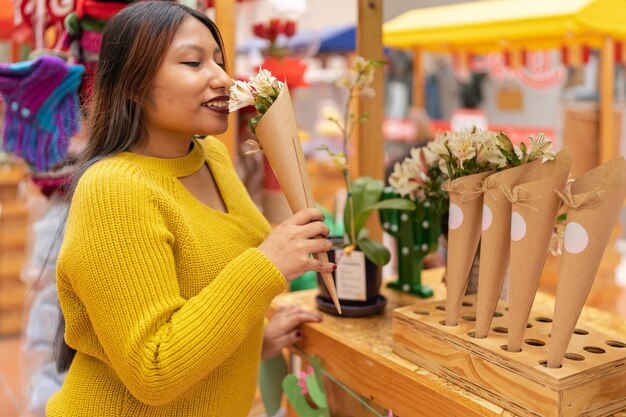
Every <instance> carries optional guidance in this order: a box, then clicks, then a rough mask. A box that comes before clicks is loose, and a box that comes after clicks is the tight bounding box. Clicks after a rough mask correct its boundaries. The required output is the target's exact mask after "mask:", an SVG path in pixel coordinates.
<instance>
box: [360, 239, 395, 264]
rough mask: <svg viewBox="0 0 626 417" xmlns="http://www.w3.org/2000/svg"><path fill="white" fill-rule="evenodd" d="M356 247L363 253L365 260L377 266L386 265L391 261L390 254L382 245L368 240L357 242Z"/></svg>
mask: <svg viewBox="0 0 626 417" xmlns="http://www.w3.org/2000/svg"><path fill="white" fill-rule="evenodd" d="M357 246H358V247H359V249H361V250H362V251H363V253H364V254H365V256H366V257H367V259H369V260H370V261H372V262H373V263H374V264H376V265H378V266H383V265H386V264H387V263H388V262H389V260H390V259H391V253H389V249H387V248H386V247H385V246H384V245H383V244H382V243H380V242H377V241H375V240H370V239H361V240H357Z"/></svg>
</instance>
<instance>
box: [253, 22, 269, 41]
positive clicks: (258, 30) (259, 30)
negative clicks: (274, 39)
mask: <svg viewBox="0 0 626 417" xmlns="http://www.w3.org/2000/svg"><path fill="white" fill-rule="evenodd" d="M252 30H253V32H254V34H255V35H256V36H258V37H259V38H265V37H266V36H267V32H266V31H265V26H264V25H263V23H257V24H256V25H254V26H253V27H252Z"/></svg>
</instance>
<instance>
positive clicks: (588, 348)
mask: <svg viewBox="0 0 626 417" xmlns="http://www.w3.org/2000/svg"><path fill="white" fill-rule="evenodd" d="M583 349H584V350H586V351H587V352H589V353H597V354H600V353H606V350H604V349H602V348H601V347H597V346H585V347H584V348H583Z"/></svg>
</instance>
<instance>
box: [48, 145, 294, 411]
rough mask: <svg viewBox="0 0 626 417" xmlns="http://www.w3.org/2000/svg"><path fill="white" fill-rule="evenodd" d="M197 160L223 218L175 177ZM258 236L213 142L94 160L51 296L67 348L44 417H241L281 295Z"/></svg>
mask: <svg viewBox="0 0 626 417" xmlns="http://www.w3.org/2000/svg"><path fill="white" fill-rule="evenodd" d="M205 162H206V163H207V164H208V166H209V168H210V169H211V172H212V174H213V176H214V178H215V181H216V183H217V186H218V188H219V190H220V192H221V194H222V197H223V199H224V202H225V203H226V207H227V210H228V213H226V214H225V213H222V212H220V211H217V210H213V209H211V208H209V207H207V206H205V205H204V204H202V203H201V202H200V201H199V200H197V199H196V198H195V197H194V196H193V195H192V194H191V193H190V192H189V191H188V190H187V189H186V188H185V187H184V186H183V185H182V184H181V183H180V181H179V180H178V179H177V177H184V176H188V175H190V174H192V173H193V172H195V171H197V170H198V169H199V168H200V167H201V166H202V164H203V163H205ZM269 231H270V226H269V224H268V223H267V222H266V221H265V219H264V218H263V216H262V215H261V214H260V213H259V211H258V210H257V209H256V207H255V206H254V204H253V202H252V201H251V200H250V198H249V197H248V194H247V193H246V190H245V188H244V187H243V184H242V183H241V182H240V181H239V179H238V178H237V176H236V174H235V171H234V169H233V166H232V163H231V162H230V159H229V156H228V152H227V151H226V148H225V147H224V146H223V145H222V144H221V143H220V142H219V141H218V140H217V139H215V138H210V137H209V138H206V139H204V140H201V141H194V147H193V149H192V151H191V152H190V153H189V154H188V155H187V156H185V157H182V158H176V159H160V158H152V157H146V156H141V155H137V154H133V153H129V152H124V153H122V154H119V155H116V156H113V157H110V158H107V159H105V160H103V161H101V162H98V163H96V164H95V165H94V166H92V167H91V168H90V169H88V170H87V172H86V173H85V174H84V175H83V177H82V178H81V180H80V182H79V184H78V187H77V189H76V193H75V195H74V198H73V200H72V205H71V209H70V214H69V219H68V222H67V230H66V233H65V239H64V241H63V246H62V248H61V252H60V254H59V261H58V276H57V279H58V288H59V299H60V302H61V307H62V309H63V312H64V314H65V320H66V323H67V327H66V333H65V337H66V340H67V342H68V344H69V345H70V346H72V347H73V348H75V349H76V350H77V354H76V357H75V358H74V362H73V363H72V366H71V368H70V370H69V373H68V375H67V378H66V380H65V383H64V385H63V387H62V389H61V390H60V391H59V392H58V393H57V394H55V395H54V396H53V397H52V398H51V399H50V401H49V402H48V406H47V413H48V416H50V417H57V416H58V417H61V416H62V417H74V416H81V417H84V416H103V417H115V416H133V417H135V416H168V417H172V416H184V417H192V416H203V417H208V416H228V417H237V416H242V417H244V416H246V414H247V413H248V410H249V408H250V405H251V404H252V400H253V397H254V392H255V387H256V380H257V372H258V365H259V360H260V356H261V343H262V338H263V334H262V333H263V317H264V314H265V311H266V309H267V308H268V306H269V304H270V302H271V300H272V299H273V298H274V297H275V296H276V295H278V294H280V293H281V292H282V291H284V289H285V287H286V281H285V278H284V277H283V275H282V274H281V273H280V271H279V270H278V269H277V268H276V267H275V266H274V264H273V263H272V262H270V261H269V259H268V258H267V257H265V256H264V255H263V254H262V253H261V252H260V251H259V250H258V249H256V246H258V245H259V244H260V243H261V242H262V240H263V239H264V238H265V236H266V235H267V234H268V233H269Z"/></svg>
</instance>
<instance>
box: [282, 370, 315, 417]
mask: <svg viewBox="0 0 626 417" xmlns="http://www.w3.org/2000/svg"><path fill="white" fill-rule="evenodd" d="M307 387H308V385H307ZM283 391H284V392H285V395H286V396H287V400H289V404H291V406H292V407H293V409H294V410H296V412H297V413H298V415H299V416H300V417H323V416H324V414H325V413H324V410H323V409H313V408H311V406H310V405H309V403H308V401H307V399H306V397H305V396H304V395H302V391H301V389H300V386H299V385H298V377H297V376H295V375H293V374H289V375H287V376H286V377H285V379H283Z"/></svg>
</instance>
